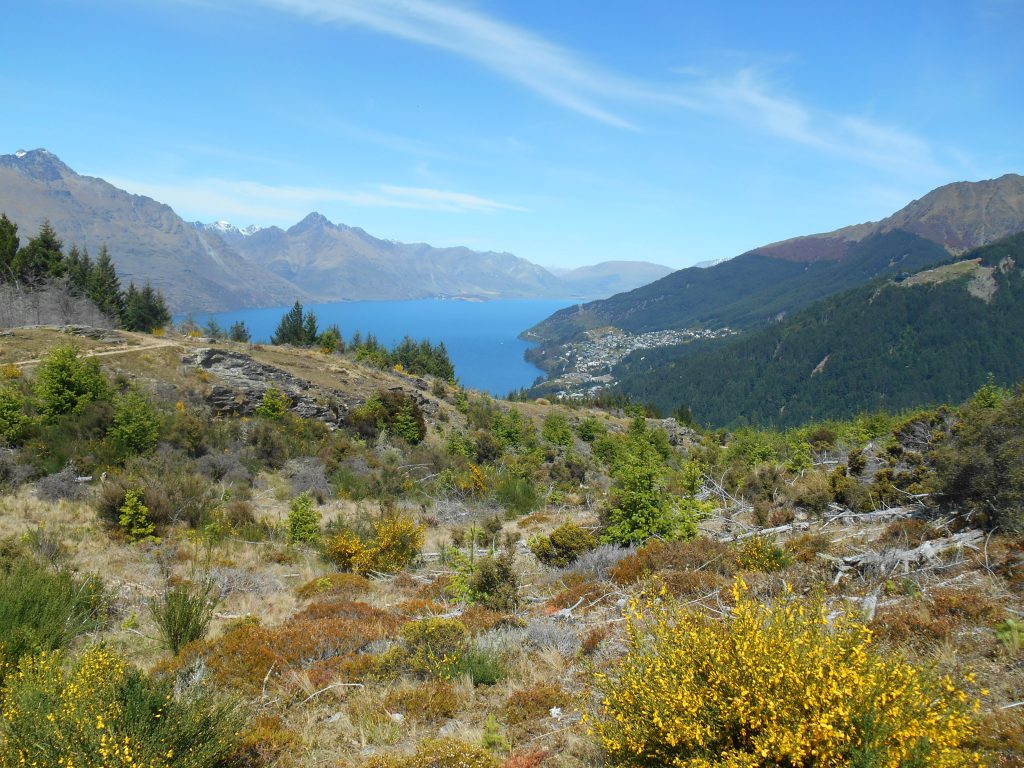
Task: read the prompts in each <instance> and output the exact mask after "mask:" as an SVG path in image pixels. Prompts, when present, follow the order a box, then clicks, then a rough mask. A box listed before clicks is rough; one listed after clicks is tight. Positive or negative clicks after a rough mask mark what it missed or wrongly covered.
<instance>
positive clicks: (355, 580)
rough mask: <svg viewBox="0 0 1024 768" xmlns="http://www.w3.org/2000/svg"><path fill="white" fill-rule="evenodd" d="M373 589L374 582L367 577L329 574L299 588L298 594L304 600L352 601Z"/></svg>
mask: <svg viewBox="0 0 1024 768" xmlns="http://www.w3.org/2000/svg"><path fill="white" fill-rule="evenodd" d="M371 589H373V582H371V581H370V580H369V579H367V578H366V577H365V576H360V575H359V574H357V573H329V574H327V575H326V576H318V577H317V578H315V579H311V580H310V581H307V582H306V583H305V584H303V585H302V586H301V587H299V589H298V591H297V592H296V594H297V595H298V596H299V597H300V598H302V599H307V598H310V597H320V598H324V597H333V598H341V599H345V600H351V599H352V598H353V597H356V596H358V595H361V594H364V593H366V592H369V591H370V590H371Z"/></svg>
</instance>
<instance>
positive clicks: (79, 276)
mask: <svg viewBox="0 0 1024 768" xmlns="http://www.w3.org/2000/svg"><path fill="white" fill-rule="evenodd" d="M67 264H68V286H69V287H70V288H71V291H72V293H74V294H76V295H82V294H87V293H88V290H89V275H90V273H91V272H92V259H91V258H90V257H89V251H88V250H83V251H79V250H78V246H77V245H72V246H71V250H70V251H68V258H67Z"/></svg>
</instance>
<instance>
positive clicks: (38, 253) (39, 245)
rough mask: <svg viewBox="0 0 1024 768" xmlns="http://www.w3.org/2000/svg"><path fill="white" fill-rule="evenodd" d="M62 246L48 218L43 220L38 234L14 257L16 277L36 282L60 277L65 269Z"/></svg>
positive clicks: (27, 281)
mask: <svg viewBox="0 0 1024 768" xmlns="http://www.w3.org/2000/svg"><path fill="white" fill-rule="evenodd" d="M63 248H64V244H63V243H62V242H61V241H60V238H59V237H57V233H56V231H54V229H53V227H52V226H50V222H49V220H46V221H44V222H43V224H42V226H41V227H39V234H38V235H36V236H35V237H33V238H32V239H31V240H29V241H28V245H26V246H25V247H24V248H22V249H21V250H19V251H18V253H17V255H16V256H15V257H14V264H13V266H14V272H15V274H16V275H17V276H18V279H19V280H21V281H22V282H25V283H29V284H36V283H40V282H42V281H43V280H46V279H47V278H49V277H62V276H63V275H64V273H65V271H66V269H67V262H66V261H65V259H64V252H63V250H62V249H63Z"/></svg>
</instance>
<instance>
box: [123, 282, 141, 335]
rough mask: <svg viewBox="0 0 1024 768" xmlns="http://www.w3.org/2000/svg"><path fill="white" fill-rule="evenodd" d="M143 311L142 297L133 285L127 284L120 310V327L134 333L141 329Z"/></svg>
mask: <svg viewBox="0 0 1024 768" xmlns="http://www.w3.org/2000/svg"><path fill="white" fill-rule="evenodd" d="M142 323H143V310H142V295H141V294H140V293H139V289H138V288H136V287H135V283H134V282H131V283H128V290H127V291H125V294H124V301H123V309H122V310H121V327H122V328H124V329H125V330H128V331H135V330H138V329H139V328H141V327H142Z"/></svg>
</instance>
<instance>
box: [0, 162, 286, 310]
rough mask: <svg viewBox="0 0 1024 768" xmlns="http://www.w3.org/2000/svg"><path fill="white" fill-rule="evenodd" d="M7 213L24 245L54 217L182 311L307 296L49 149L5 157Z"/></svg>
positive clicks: (1, 207)
mask: <svg viewBox="0 0 1024 768" xmlns="http://www.w3.org/2000/svg"><path fill="white" fill-rule="evenodd" d="M0 212H4V213H6V214H7V216H8V218H10V219H11V220H12V221H14V222H15V223H16V224H17V225H18V234H19V235H20V236H21V239H22V243H23V244H24V243H25V242H27V241H28V239H29V238H31V237H33V236H35V234H36V233H37V232H38V231H39V225H40V224H42V222H43V220H44V219H49V220H50V223H51V224H52V225H53V228H54V229H55V230H56V231H57V234H58V235H60V237H61V238H62V239H63V241H64V245H65V247H70V246H71V244H73V243H74V244H77V245H78V246H79V247H81V246H85V247H87V248H88V249H89V252H90V253H91V254H92V255H93V256H95V255H96V254H97V253H98V252H99V249H100V246H102V245H103V244H106V246H107V248H108V249H109V251H110V255H111V258H112V259H113V260H114V264H115V265H116V267H117V271H118V274H119V275H120V276H121V279H122V280H123V281H124V282H125V284H126V285H127V283H128V281H129V280H133V281H135V282H136V283H139V284H142V283H144V282H145V281H147V280H150V281H151V282H152V283H153V285H154V286H155V287H156V288H159V289H160V290H161V291H163V293H164V295H165V296H166V297H167V300H168V302H169V304H170V306H171V307H172V308H173V309H174V310H175V311H192V310H195V311H202V310H218V309H230V308H234V307H247V306H248V307H252V306H273V305H275V304H286V303H289V302H292V301H294V300H295V299H296V298H297V297H298V298H305V295H304V294H303V292H302V291H301V290H299V289H297V288H296V287H295V286H293V285H291V284H289V283H288V282H287V281H285V280H282V279H281V278H280V277H278V276H277V275H274V274H272V273H269V272H267V271H266V270H264V269H262V268H261V267H259V266H257V265H255V264H253V263H252V262H250V261H248V260H246V259H244V258H242V256H240V255H239V254H238V252H237V251H235V250H234V249H232V248H230V247H228V246H226V245H225V244H224V242H223V241H222V240H220V239H218V238H207V237H204V236H203V235H202V234H201V233H200V232H197V231H196V229H195V228H194V227H192V226H191V225H189V224H186V223H185V222H184V221H182V220H181V219H180V218H179V217H178V216H177V214H175V213H174V211H173V210H171V208H170V207H169V206H166V205H163V204H161V203H158V202H156V201H155V200H152V199H150V198H148V197H143V196H141V195H132V194H129V193H128V192H125V191H123V190H120V189H118V188H117V187H114V186H113V185H111V184H108V183H107V182H106V181H104V180H103V179H97V178H93V177H90V176H81V175H79V174H77V173H75V172H74V171H73V170H71V169H70V168H69V167H68V166H66V165H65V164H64V163H62V162H61V161H60V159H59V158H58V157H57V156H56V155H54V154H52V153H50V152H47V151H46V150H45V149H37V150H33V151H31V152H17V153H15V154H13V155H0Z"/></svg>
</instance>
